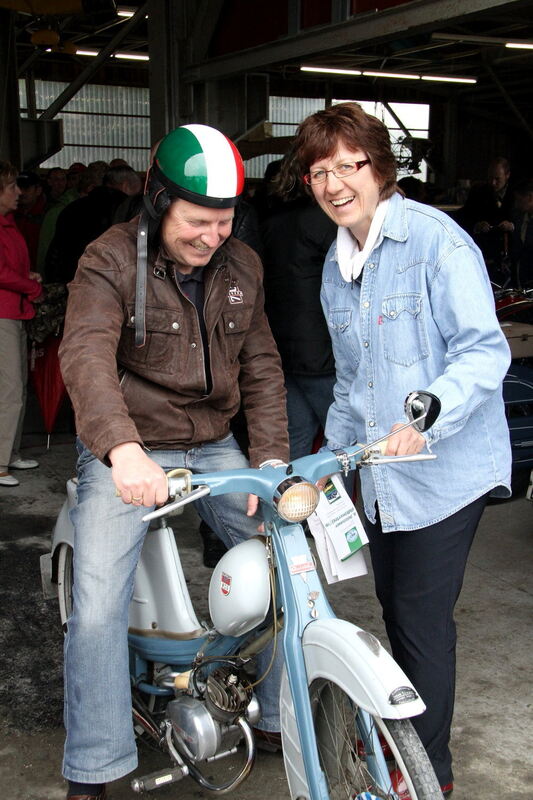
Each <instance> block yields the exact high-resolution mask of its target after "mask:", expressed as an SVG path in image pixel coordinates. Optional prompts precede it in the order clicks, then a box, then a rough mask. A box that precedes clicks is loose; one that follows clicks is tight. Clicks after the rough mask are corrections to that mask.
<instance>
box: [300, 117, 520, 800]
mask: <svg viewBox="0 0 533 800" xmlns="http://www.w3.org/2000/svg"><path fill="white" fill-rule="evenodd" d="M295 159H296V161H295V164H296V169H297V170H299V172H300V176H301V177H303V179H304V181H305V183H306V184H307V185H308V187H309V189H310V191H311V192H312V194H313V195H314V197H315V199H316V201H317V203H318V204H319V205H320V206H321V208H322V209H323V210H324V211H325V213H326V214H327V215H328V216H329V217H330V218H331V219H332V220H333V221H334V222H335V223H336V224H337V225H338V226H339V228H338V233H337V238H336V241H334V242H333V244H332V246H331V248H330V250H329V252H328V254H327V256H326V261H325V265H324V273H323V280H322V304H323V308H324V314H325V317H326V320H327V322H328V325H329V330H330V333H331V337H332V342H333V350H334V355H335V361H336V371H337V382H336V386H335V392H334V395H335V400H334V403H333V405H332V406H331V408H330V410H329V414H328V419H327V426H326V437H327V441H328V446H329V447H330V448H331V449H339V448H340V449H344V448H347V447H349V446H350V445H352V444H353V443H354V442H356V441H362V442H364V441H371V440H372V439H376V438H378V437H379V436H384V435H386V434H387V433H388V432H392V431H394V430H395V429H396V428H398V427H399V426H400V424H401V421H402V420H401V418H402V408H403V402H404V399H405V397H406V396H407V395H408V394H409V392H411V391H413V390H420V389H424V390H427V391H429V392H432V393H433V394H435V395H437V396H438V397H439V399H440V401H441V403H442V411H441V414H440V416H439V418H438V420H437V422H436V424H435V425H434V427H433V428H432V429H431V431H429V432H428V433H426V434H424V435H422V434H420V433H418V432H417V431H416V430H414V428H409V429H406V430H404V431H402V432H400V433H398V434H396V435H394V436H391V437H390V438H389V440H388V445H387V451H386V452H387V454H388V455H405V454H412V453H418V452H420V451H421V450H423V449H424V448H428V449H431V450H432V451H433V452H434V454H435V455H436V456H437V460H436V461H426V462H412V463H403V464H397V465H387V466H381V467H374V468H372V469H369V470H363V474H362V493H363V500H364V507H365V515H366V518H367V519H366V527H367V532H368V535H369V540H370V553H371V558H372V564H373V567H374V575H375V582H376V592H377V595H378V597H379V600H380V602H381V604H382V607H383V618H384V620H385V624H386V627H387V633H388V636H389V639H390V643H391V647H392V651H393V654H394V657H395V659H396V661H397V662H398V663H399V664H400V665H401V666H402V668H403V669H404V671H405V672H406V674H407V675H408V676H409V678H410V679H411V680H412V681H413V683H414V685H415V687H416V688H417V690H418V691H419V692H420V695H421V696H422V698H423V700H424V701H425V703H426V705H427V711H426V712H425V713H424V714H423V715H421V717H417V718H415V719H413V723H414V726H415V728H416V729H417V731H418V734H419V736H420V738H421V740H422V742H423V744H424V746H425V747H426V749H427V752H428V755H429V757H430V759H431V761H432V764H433V767H434V769H435V772H436V774H437V777H438V779H439V781H440V784H441V786H442V788H443V791H444V793H445V795H446V796H448V795H449V794H450V793H451V791H452V789H453V773H452V764H451V762H452V759H451V754H450V750H449V738H450V726H451V721H452V713H453V703H454V684H455V644H456V632H455V623H454V620H453V610H454V606H455V603H456V601H457V598H458V595H459V592H460V589H461V585H462V580H463V575H464V570H465V565H466V560H467V556H468V552H469V549H470V546H471V543H472V540H473V537H474V534H475V531H476V528H477V525H478V523H479V519H480V517H481V514H482V512H483V509H484V507H485V504H486V501H487V497H488V495H489V493H491V492H492V493H493V494H496V495H499V496H502V497H507V496H509V494H510V472H511V451H510V444H509V433H508V428H507V424H506V420H505V414H504V406H503V400H502V381H503V378H504V376H505V373H506V371H507V369H508V366H509V362H510V354H509V348H508V346H507V343H506V340H505V337H504V335H503V333H502V331H501V329H500V326H499V324H498V321H497V319H496V315H495V312H494V300H493V295H492V291H491V288H490V284H489V281H488V278H487V273H486V269H485V265H484V262H483V259H482V256H481V253H480V251H479V250H478V248H477V247H476V245H475V244H474V243H473V241H472V240H471V239H470V237H469V236H468V235H467V234H466V233H465V232H464V231H463V230H461V229H460V228H459V227H458V226H457V225H456V224H455V223H454V222H453V221H452V220H451V219H450V218H449V217H447V216H446V215H445V214H442V213H441V212H439V211H437V210H435V209H433V208H431V207H429V206H426V205H423V204H420V203H417V202H414V201H411V200H407V199H405V198H404V197H403V195H402V193H401V191H399V189H398V186H397V184H396V164H395V159H394V155H393V153H392V151H391V147H390V139H389V134H388V131H387V129H386V127H385V126H384V125H383V124H382V123H381V122H380V121H379V120H378V119H376V118H375V117H373V116H370V115H369V114H366V113H365V112H364V111H363V110H362V109H361V107H360V106H359V105H357V104H356V103H342V104H339V105H336V106H333V107H331V108H328V109H326V110H324V111H319V112H318V113H316V114H313V115H311V116H310V117H308V118H307V119H306V120H304V122H303V123H302V124H301V125H300V128H299V131H298V135H297V139H296V145H295ZM404 788H405V787H404ZM398 790H401V787H398ZM401 796H402V798H403V797H404V795H403V794H402V795H401Z"/></svg>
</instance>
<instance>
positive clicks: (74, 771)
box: [63, 434, 283, 783]
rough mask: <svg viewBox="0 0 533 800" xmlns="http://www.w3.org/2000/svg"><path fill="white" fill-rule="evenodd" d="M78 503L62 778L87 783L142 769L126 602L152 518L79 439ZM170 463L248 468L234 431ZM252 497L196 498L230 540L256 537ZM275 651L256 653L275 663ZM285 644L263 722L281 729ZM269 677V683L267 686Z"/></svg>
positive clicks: (164, 463) (157, 454) (164, 462)
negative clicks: (120, 494)
mask: <svg viewBox="0 0 533 800" xmlns="http://www.w3.org/2000/svg"><path fill="white" fill-rule="evenodd" d="M77 447H78V453H79V458H78V481H79V483H78V502H77V505H76V507H75V508H74V509H73V511H72V522H73V525H74V529H75V534H74V585H73V613H72V616H71V618H70V619H69V621H68V632H67V636H66V638H65V712H64V717H65V728H66V731H67V738H66V743H65V754H64V761H63V775H64V776H65V778H67V779H68V780H72V781H77V782H80V783H107V782H109V781H113V780H116V779H117V778H120V777H122V776H123V775H126V774H127V773H128V772H131V770H133V769H135V767H136V766H137V750H136V746H135V739H134V735H133V727H132V717H131V692H130V678H129V667H128V663H129V662H128V640H127V631H128V606H129V603H130V599H131V597H132V593H133V586H134V580H135V570H136V567H137V561H138V559H139V555H140V553H141V549H142V545H143V541H144V536H145V534H146V530H147V528H148V524H147V523H144V522H142V519H141V518H142V517H143V515H144V514H146V513H147V510H148V509H146V508H144V507H140V508H139V507H135V506H131V505H125V504H124V503H122V501H121V500H120V499H119V498H117V497H116V496H115V485H114V483H113V481H112V479H111V470H110V469H109V468H108V467H106V466H105V465H104V464H102V462H101V461H99V460H98V459H96V458H95V457H94V455H93V454H92V453H91V452H90V451H89V450H87V449H86V448H85V447H84V445H83V444H82V443H81V442H79V441H78V445H77ZM150 457H151V458H152V459H153V460H154V461H155V462H157V463H158V464H159V465H160V466H161V467H163V469H165V470H170V469H174V468H176V467H186V468H187V469H190V470H191V471H192V472H215V471H218V470H227V469H240V468H242V467H247V466H248V462H247V460H246V458H245V456H244V455H243V454H242V453H241V451H240V449H239V447H238V445H237V443H236V442H235V440H234V438H233V436H232V435H231V434H230V435H229V436H227V437H226V438H224V439H222V440H221V441H219V442H212V443H209V444H206V445H203V446H201V447H195V448H192V449H191V450H188V451H178V450H169V451H166V450H165V451H164V450H155V451H152V452H151V453H150ZM246 503H247V496H246V495H245V494H230V495H222V496H220V497H206V498H202V499H200V500H199V501H197V502H196V508H197V510H198V513H199V514H200V516H201V517H202V518H203V519H204V520H205V522H207V524H208V525H209V526H211V527H212V529H213V530H215V531H216V533H217V534H218V535H219V536H220V538H221V539H222V540H223V541H224V543H225V544H226V545H227V546H228V547H231V546H232V545H235V544H238V543H239V542H241V541H243V540H244V539H247V538H249V537H251V536H255V535H256V534H257V526H258V524H259V521H260V520H259V519H258V518H257V517H256V518H254V517H252V518H250V517H247V516H246ZM268 650H269V648H267V649H266V651H264V653H263V654H262V660H261V661H259V659H258V662H259V663H258V669H259V670H260V671H262V670H263V669H264V668H266V666H267V665H268V661H269V658H270V654H269V652H268ZM282 663H283V662H282V656H281V650H280V651H279V652H278V654H277V656H276V661H275V667H274V669H273V672H272V673H271V674H270V676H269V678H268V679H267V680H266V681H264V682H263V683H262V684H260V687H261V688H262V689H263V691H262V692H260V691H258V699H259V702H260V703H261V708H262V713H263V717H262V721H261V727H263V728H265V729H266V730H279V727H280V726H279V710H278V687H279V680H280V674H281V666H282ZM265 683H266V684H267V686H265Z"/></svg>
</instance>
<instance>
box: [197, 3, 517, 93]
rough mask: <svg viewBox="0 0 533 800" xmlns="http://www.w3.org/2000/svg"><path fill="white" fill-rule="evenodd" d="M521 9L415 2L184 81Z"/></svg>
mask: <svg viewBox="0 0 533 800" xmlns="http://www.w3.org/2000/svg"><path fill="white" fill-rule="evenodd" d="M521 5H524V2H523V0H469V2H468V4H466V3H465V2H464V0H413V2H412V3H407V4H406V5H400V6H394V7H393V8H389V9H386V10H385V11H380V12H377V13H368V14H364V15H356V16H355V17H352V18H351V19H349V20H347V21H346V22H340V23H337V24H332V25H327V26H321V27H320V28H313V29H312V30H310V31H307V32H300V33H298V35H296V36H288V37H285V38H284V39H280V40H278V41H276V42H270V43H268V44H264V45H261V46H259V47H254V48H250V49H248V50H239V51H238V52H236V53H230V54H228V55H226V56H221V57H219V58H214V59H211V60H210V61H206V62H204V63H201V64H197V65H194V66H190V67H189V68H188V69H186V70H184V72H183V76H182V77H183V79H184V80H185V81H187V82H198V81H206V80H212V79H220V78H227V77H229V76H231V75H235V74H238V73H242V72H248V71H250V70H261V69H265V68H267V67H269V66H270V65H272V64H278V63H280V62H285V61H294V60H295V59H298V58H300V59H301V58H307V57H309V56H311V55H318V54H321V53H327V52H329V51H335V50H338V49H339V48H341V47H347V46H352V47H353V46H354V45H358V44H363V43H367V42H369V41H371V42H372V43H374V44H375V43H376V42H378V41H380V40H381V41H383V40H386V39H391V38H394V37H397V36H398V35H399V34H400V33H401V34H402V35H405V36H410V35H413V34H416V33H423V32H425V31H427V30H431V29H434V28H435V21H436V20H438V24H439V25H442V24H444V23H446V22H449V21H451V20H453V21H454V22H460V21H462V20H465V19H467V18H469V17H471V16H472V15H475V14H477V13H480V12H483V11H490V10H495V9H499V10H502V11H505V9H509V8H511V7H512V6H513V7H516V6H521ZM528 5H531V4H530V3H528Z"/></svg>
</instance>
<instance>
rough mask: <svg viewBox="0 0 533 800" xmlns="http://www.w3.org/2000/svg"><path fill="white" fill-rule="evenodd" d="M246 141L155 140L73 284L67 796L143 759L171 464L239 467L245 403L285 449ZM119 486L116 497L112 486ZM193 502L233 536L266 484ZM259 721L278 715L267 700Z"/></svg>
mask: <svg viewBox="0 0 533 800" xmlns="http://www.w3.org/2000/svg"><path fill="white" fill-rule="evenodd" d="M243 184H244V170H243V165H242V161H241V159H240V156H239V154H238V152H237V150H236V148H235V146H234V145H233V143H232V142H230V141H229V140H228V139H227V138H226V137H225V136H223V135H222V134H221V133H220V132H219V131H216V130H215V129H213V128H209V127H207V126H204V125H187V126H182V127H180V128H177V129H176V130H174V131H172V133H170V134H168V136H166V137H165V138H164V139H163V140H162V141H161V143H160V144H159V146H158V147H157V150H156V153H155V157H154V162H153V164H152V167H151V169H150V172H149V175H148V179H147V187H146V193H145V196H144V207H143V210H142V212H141V215H140V217H138V218H135V219H134V220H132V221H131V222H129V223H124V224H120V225H115V226H114V227H112V228H111V229H109V230H108V231H107V232H106V233H104V234H103V235H102V236H101V237H100V238H99V239H97V240H96V241H95V242H93V243H91V244H90V245H89V246H88V247H87V249H86V251H85V253H84V255H83V256H82V258H81V259H80V262H79V267H78V270H77V272H76V276H75V278H74V280H73V282H72V283H71V284H70V285H69V302H68V309H67V315H66V321H65V333H64V338H63V342H62V346H61V351H60V357H61V367H62V371H63V377H64V380H65V384H66V386H67V389H68V391H69V394H70V397H71V400H72V403H73V406H74V410H75V415H76V427H77V433H78V437H79V438H78V442H77V448H78V456H79V458H78V492H77V496H78V502H77V506H76V508H75V509H74V511H73V514H72V520H73V524H74V527H75V539H74V559H75V564H76V568H75V577H74V586H73V599H74V609H73V614H72V616H71V618H70V620H69V624H68V633H67V637H66V640H65V692H66V703H65V723H66V728H67V739H66V744H65V758H64V763H63V774H64V775H65V777H66V778H67V779H68V781H69V789H68V794H67V796H68V797H70V798H78V800H80V799H81V798H83V800H86V799H87V798H100V799H102V798H104V797H105V784H106V783H107V782H109V781H112V780H115V779H117V778H120V777H121V776H123V775H125V774H127V773H128V772H130V771H131V770H132V769H134V768H135V766H136V764H137V756H136V748H135V742H134V737H133V731H132V726H131V698H130V687H129V676H128V654H127V626H128V605H129V598H130V595H131V589H132V583H133V577H134V573H135V568H136V564H137V560H138V557H139V553H140V550H141V547H142V542H143V538H144V535H145V533H146V529H147V524H146V523H143V522H142V519H141V518H142V516H143V514H145V513H146V509H147V508H151V507H153V506H154V505H156V504H160V503H163V502H165V501H166V499H167V488H166V477H165V471H168V470H170V469H173V468H176V467H187V468H188V469H191V470H192V471H193V472H206V471H214V470H216V469H237V468H240V467H244V466H247V463H248V462H247V460H246V458H245V457H244V455H243V454H242V453H241V451H240V450H239V448H238V445H237V444H236V442H235V440H234V438H233V436H232V434H231V431H230V421H231V418H232V417H233V416H234V414H235V413H236V412H237V410H238V408H239V405H240V404H241V401H242V405H243V408H244V412H245V415H246V419H247V423H248V434H249V440H250V448H249V458H250V463H251V465H252V466H255V467H257V466H260V465H261V464H262V463H263V462H265V461H270V460H271V459H280V460H282V461H286V460H287V458H288V441H287V435H286V428H287V422H286V415H285V390H284V385H283V374H282V370H281V366H280V361H279V356H278V354H277V351H276V347H275V344H274V341H273V339H272V335H271V333H270V329H269V327H268V323H267V320H266V317H265V314H264V310H263V289H262V269H261V264H260V261H259V258H258V257H257V255H256V254H255V253H254V252H253V251H252V250H251V249H250V248H248V247H247V246H246V245H245V244H243V243H242V242H239V241H238V240H236V239H235V238H233V237H231V225H232V219H233V213H234V206H235V204H236V203H237V200H238V197H239V195H240V193H241V192H242V189H243ZM117 494H120V497H121V499H122V502H121V501H120V500H119V499H118V497H117ZM196 507H197V509H198V511H199V513H200V515H201V516H202V518H203V519H204V521H205V522H206V523H207V524H208V525H209V526H210V527H211V528H212V529H213V530H215V531H216V532H217V533H218V535H219V536H220V538H221V539H222V540H223V541H224V543H225V544H226V545H227V546H232V545H234V544H236V543H237V542H238V541H240V540H242V539H243V538H247V537H249V536H252V535H254V534H255V532H256V530H257V525H258V520H257V518H256V519H254V518H253V516H254V514H255V512H256V510H257V498H255V497H253V496H251V497H249V498H248V499H246V497H243V495H233V496H224V497H217V498H211V497H208V498H203V499H202V500H201V501H199V502H198V503H197V504H196ZM262 707H263V719H262V721H261V725H260V726H261V727H263V728H264V729H265V730H270V731H275V730H279V720H278V719H277V709H276V704H275V703H272V701H270V703H269V700H268V697H266V698H265V699H264V700H263V704H262Z"/></svg>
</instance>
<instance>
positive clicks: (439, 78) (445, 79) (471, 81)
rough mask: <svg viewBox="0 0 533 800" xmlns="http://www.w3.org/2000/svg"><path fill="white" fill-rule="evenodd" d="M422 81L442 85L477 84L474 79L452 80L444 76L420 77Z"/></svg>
mask: <svg viewBox="0 0 533 800" xmlns="http://www.w3.org/2000/svg"><path fill="white" fill-rule="evenodd" d="M422 80H423V81H442V82H443V83H477V80H476V78H455V77H454V78H452V77H451V76H449V77H445V76H444V75H422Z"/></svg>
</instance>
